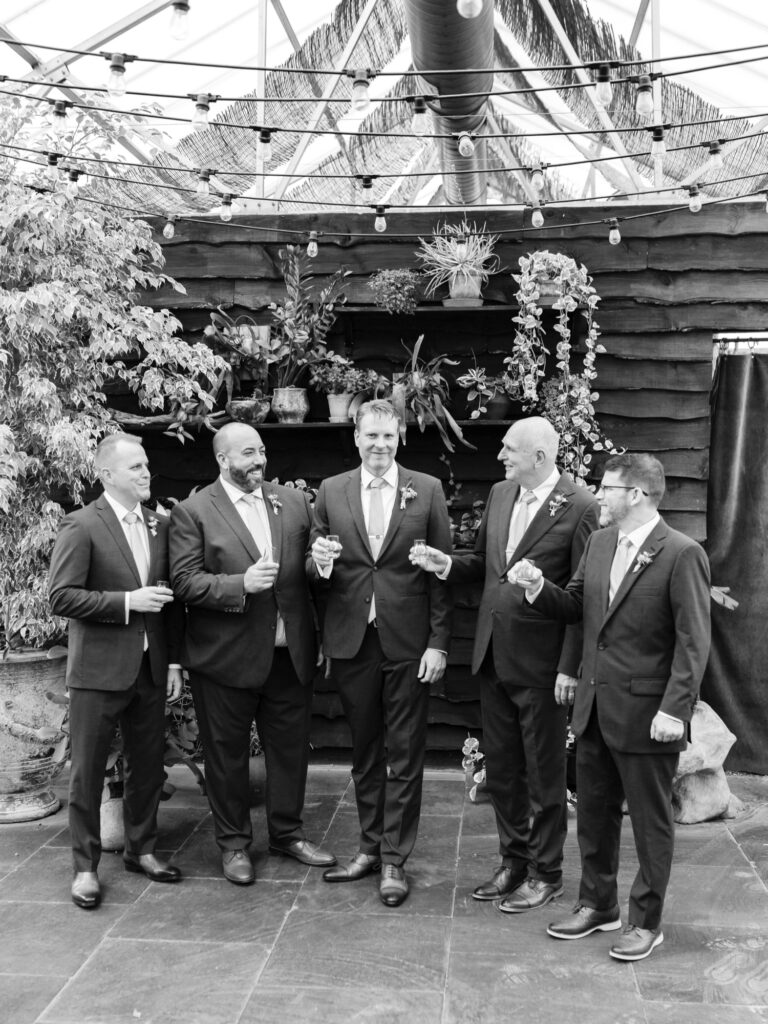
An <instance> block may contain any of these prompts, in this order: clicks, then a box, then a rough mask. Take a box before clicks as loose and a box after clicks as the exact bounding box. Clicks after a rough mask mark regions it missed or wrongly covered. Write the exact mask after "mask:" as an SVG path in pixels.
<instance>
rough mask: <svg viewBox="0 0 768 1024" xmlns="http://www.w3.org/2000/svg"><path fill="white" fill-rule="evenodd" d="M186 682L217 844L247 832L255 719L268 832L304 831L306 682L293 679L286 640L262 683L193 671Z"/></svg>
mask: <svg viewBox="0 0 768 1024" xmlns="http://www.w3.org/2000/svg"><path fill="white" fill-rule="evenodd" d="M189 682H190V686H191V689H192V696H193V698H194V701H195V709H196V711H197V719H198V723H199V726H200V736H201V739H202V741H203V756H204V758H205V782H206V790H207V793H208V802H209V804H210V806H211V812H212V814H213V825H214V830H215V835H216V842H217V843H218V845H219V847H220V848H221V849H222V850H244V849H247V848H248V847H249V846H250V845H251V842H252V840H253V829H252V827H251V814H250V783H249V776H248V758H249V753H250V738H251V723H252V722H253V720H254V719H255V720H256V729H257V730H258V734H259V740H260V741H261V745H262V747H263V749H264V762H265V765H266V812H267V830H268V832H269V838H270V839H271V840H275V841H277V842H284V843H287V842H290V841H292V840H294V839H301V838H303V826H302V817H301V816H302V811H303V808H304V791H305V789H306V784H307V766H308V763H309V724H310V718H311V714H312V686H311V685H307V686H302V684H301V683H300V682H299V679H298V677H297V675H296V672H295V670H294V668H293V663H292V662H291V657H290V654H289V653H288V648H287V647H276V648H275V652H274V658H273V661H272V667H271V669H270V672H269V675H268V676H267V678H266V679H265V680H264V682H263V683H262V685H261V686H253V687H247V688H243V687H235V686H223V685H220V684H218V683H210V682H203V681H202V680H200V679H199V678H198V677H196V676H195V673H194V672H190V680H189Z"/></svg>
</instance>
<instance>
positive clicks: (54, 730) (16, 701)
mask: <svg viewBox="0 0 768 1024" xmlns="http://www.w3.org/2000/svg"><path fill="white" fill-rule="evenodd" d="M66 669H67V652H66V650H64V648H62V647H58V648H53V649H52V650H50V651H38V650H29V651H18V652H11V653H9V654H7V655H5V657H2V658H0V822H9V821H33V820H34V819H35V818H44V817H45V816H46V815H48V814H53V813H54V812H55V811H57V810H58V809H59V804H60V801H59V798H58V797H57V796H56V795H55V793H54V792H53V789H52V788H51V784H52V782H53V780H54V779H55V778H56V777H57V776H58V775H59V774H60V773H61V771H62V770H63V768H64V766H65V764H66V762H67V754H68V751H69V737H68V735H67V733H66V732H65V731H64V729H63V725H64V719H65V717H66V713H67V697H66Z"/></svg>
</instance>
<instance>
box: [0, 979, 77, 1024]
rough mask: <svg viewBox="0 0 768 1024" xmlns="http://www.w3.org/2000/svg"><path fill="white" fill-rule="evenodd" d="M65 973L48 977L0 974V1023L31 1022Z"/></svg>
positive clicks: (59, 983)
mask: <svg viewBox="0 0 768 1024" xmlns="http://www.w3.org/2000/svg"><path fill="white" fill-rule="evenodd" d="M67 980H68V976H67V975H66V974H61V975H55V974H51V975H49V976H47V977H44V978H42V977H40V975H30V974H0V1006H2V1020H3V1024H31V1022H32V1021H35V1020H37V1018H38V1016H39V1015H40V1014H41V1013H42V1012H43V1010H44V1009H45V1008H46V1006H47V1005H48V1003H50V1001H51V1000H52V999H53V997H54V996H55V995H56V993H57V992H58V991H59V989H61V988H62V987H63V986H64V985H65V984H66V982H67Z"/></svg>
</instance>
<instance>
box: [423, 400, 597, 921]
mask: <svg viewBox="0 0 768 1024" xmlns="http://www.w3.org/2000/svg"><path fill="white" fill-rule="evenodd" d="M558 443H559V437H558V434H557V432H556V431H555V429H554V427H552V425H551V424H550V423H549V422H548V421H547V420H545V419H542V418H540V417H532V418H530V419H525V420H518V422H517V423H515V424H513V426H511V427H510V428H509V430H508V431H507V433H506V434H505V435H504V439H503V441H502V446H501V451H500V452H499V456H498V458H499V461H500V462H501V463H502V464H503V465H504V469H505V477H506V479H505V480H504V481H503V482H502V483H498V484H495V485H494V486H493V488H492V489H491V493H490V495H489V497H488V505H487V507H486V510H485V514H484V515H483V520H482V522H481V524H480V529H479V531H478V535H477V540H476V543H475V548H474V551H472V552H457V553H456V554H454V555H453V556H452V557H449V556H448V555H447V554H445V553H444V552H439V551H433V550H432V549H431V548H430V549H428V550H427V551H426V552H425V553H424V554H423V555H421V556H418V555H415V556H414V561H415V562H416V564H419V565H421V566H422V567H423V568H425V569H427V570H431V571H433V572H437V573H438V574H439V575H440V577H441V578H443V579H447V580H448V581H449V582H450V583H452V584H461V583H464V582H467V581H470V580H483V581H484V587H483V596H482V599H481V602H480V610H479V612H478V618H477V627H476V632H475V647H474V654H473V657H472V671H473V672H475V673H479V674H480V699H481V713H482V721H483V749H484V750H485V756H486V780H487V781H486V785H487V789H488V792H489V794H490V797H491V802H492V804H493V809H494V812H495V815H496V827H497V829H498V833H499V852H500V854H501V865H500V866H499V868H497V870H496V872H495V873H494V875H493V877H492V878H490V879H489V880H488V881H487V882H483V883H482V884H481V885H479V886H477V888H476V889H475V890H474V892H473V894H472V895H473V896H474V898H475V899H477V900H500V901H501V902H500V903H499V909H500V910H502V911H504V912H506V913H515V914H519V913H524V912H525V911H528V910H534V909H537V908H539V907H543V906H545V905H546V904H547V903H549V901H550V900H552V899H553V898H554V897H556V896H559V895H560V894H561V893H562V891H563V887H562V861H563V843H564V841H565V836H566V832H567V808H566V784H565V766H566V729H567V708H568V705H569V703H571V702H572V701H573V693H574V688H575V676H576V674H577V671H578V665H579V660H580V657H581V630H580V628H579V627H578V626H568V627H565V626H563V625H561V623H559V622H556V621H554V620H552V619H543V618H541V617H537V615H536V614H535V613H534V612H533V610H532V609H531V608H530V606H529V605H528V604H527V602H526V601H525V600H524V597H525V594H524V591H522V590H521V589H520V588H519V587H517V586H515V584H514V578H513V577H512V578H511V574H510V573H509V569H510V567H511V565H512V564H513V562H515V561H517V560H518V559H520V558H521V557H523V556H525V557H527V558H529V559H531V560H532V561H534V562H535V564H536V565H537V566H538V567H539V568H540V569H541V571H542V572H543V574H544V575H545V576H546V578H547V579H550V580H553V581H554V582H555V583H557V584H560V585H564V584H565V583H566V582H567V581H568V580H569V579H570V578H571V576H572V575H573V573H574V572H575V570H576V567H577V565H578V564H579V559H580V558H581V554H582V552H583V550H584V545H585V543H586V540H587V537H588V536H589V535H590V533H591V532H592V531H593V530H594V529H595V528H596V526H597V520H598V506H597V502H596V501H595V499H594V498H593V496H592V495H591V494H590V492H589V491H588V490H586V488H584V487H577V486H575V485H574V483H573V480H571V478H570V477H569V476H568V475H567V473H560V472H559V470H558V469H557V467H556V464H555V460H556V457H557V450H558Z"/></svg>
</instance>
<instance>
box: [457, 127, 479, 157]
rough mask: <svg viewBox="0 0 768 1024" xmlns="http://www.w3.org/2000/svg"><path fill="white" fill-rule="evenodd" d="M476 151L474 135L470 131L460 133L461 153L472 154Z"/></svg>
mask: <svg viewBox="0 0 768 1024" xmlns="http://www.w3.org/2000/svg"><path fill="white" fill-rule="evenodd" d="M474 152H475V144H474V142H473V141H472V136H471V135H470V134H469V132H460V133H459V153H460V154H461V156H463V157H469V156H472V154H473V153H474Z"/></svg>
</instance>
